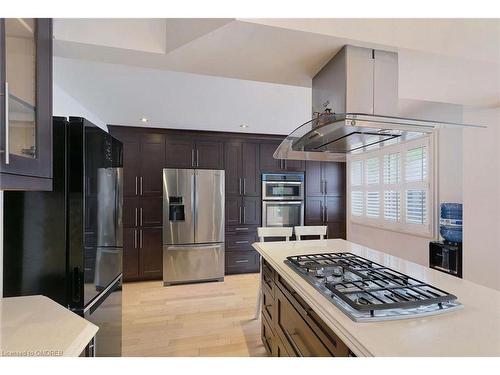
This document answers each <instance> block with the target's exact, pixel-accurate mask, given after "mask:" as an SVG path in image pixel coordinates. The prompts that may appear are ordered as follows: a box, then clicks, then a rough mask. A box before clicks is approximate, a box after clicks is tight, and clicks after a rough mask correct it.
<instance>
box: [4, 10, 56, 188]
mask: <svg viewBox="0 0 500 375" xmlns="http://www.w3.org/2000/svg"><path fill="white" fill-rule="evenodd" d="M0 189H2V190H51V189H52V20H50V19H34V18H5V19H0Z"/></svg>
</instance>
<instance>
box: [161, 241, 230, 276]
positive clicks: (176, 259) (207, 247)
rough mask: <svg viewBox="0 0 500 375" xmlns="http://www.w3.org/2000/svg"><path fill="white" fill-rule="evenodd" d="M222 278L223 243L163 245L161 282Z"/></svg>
mask: <svg viewBox="0 0 500 375" xmlns="http://www.w3.org/2000/svg"><path fill="white" fill-rule="evenodd" d="M210 280H218V281H222V280H224V244H223V243H216V244H193V245H163V284H164V285H172V284H182V283H191V282H201V281H210Z"/></svg>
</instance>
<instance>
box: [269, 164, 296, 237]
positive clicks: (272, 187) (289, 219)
mask: <svg viewBox="0 0 500 375" xmlns="http://www.w3.org/2000/svg"><path fill="white" fill-rule="evenodd" d="M297 225H304V174H303V173H264V174H262V226H264V227H293V226H297Z"/></svg>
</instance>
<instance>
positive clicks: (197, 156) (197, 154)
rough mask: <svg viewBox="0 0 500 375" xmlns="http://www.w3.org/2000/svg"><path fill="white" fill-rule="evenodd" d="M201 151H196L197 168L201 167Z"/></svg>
mask: <svg viewBox="0 0 500 375" xmlns="http://www.w3.org/2000/svg"><path fill="white" fill-rule="evenodd" d="M199 156H200V155H199V150H198V149H196V166H197V167H199V166H200V157H199Z"/></svg>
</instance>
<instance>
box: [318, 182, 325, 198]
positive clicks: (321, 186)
mask: <svg viewBox="0 0 500 375" xmlns="http://www.w3.org/2000/svg"><path fill="white" fill-rule="evenodd" d="M323 182H325V181H324V180H321V182H320V184H319V186H320V189H319V190H320V193H321V195H323V194H325V192H324V190H323Z"/></svg>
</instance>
